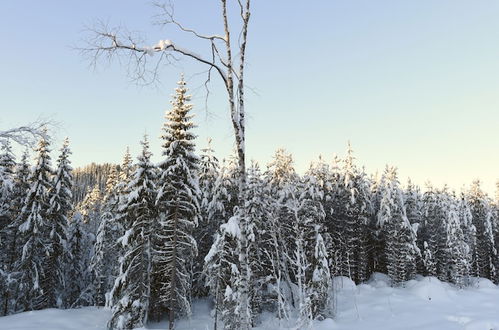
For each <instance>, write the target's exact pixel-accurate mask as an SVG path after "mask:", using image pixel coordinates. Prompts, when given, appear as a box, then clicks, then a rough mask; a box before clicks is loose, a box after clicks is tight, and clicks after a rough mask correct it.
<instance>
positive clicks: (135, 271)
mask: <svg viewBox="0 0 499 330" xmlns="http://www.w3.org/2000/svg"><path fill="white" fill-rule="evenodd" d="M142 147H143V149H142V154H141V155H140V156H139V158H138V164H137V169H136V170H135V173H134V175H133V179H132V180H131V182H130V184H129V187H128V189H127V190H128V191H129V193H128V198H127V201H126V205H124V207H123V211H122V212H123V213H124V216H123V224H124V226H125V234H124V235H123V236H122V237H121V238H120V239H119V242H120V243H121V245H122V246H123V250H124V255H123V257H122V258H121V259H120V267H119V275H118V277H117V278H116V281H115V283H114V287H113V289H112V291H111V296H112V301H114V302H115V303H114V306H113V316H112V318H111V320H110V321H109V324H108V327H109V329H132V328H135V327H142V326H143V325H144V324H145V323H146V322H147V315H148V311H149V306H150V304H151V301H150V296H151V277H150V275H151V272H152V269H153V264H152V258H153V254H152V244H151V235H152V233H153V232H154V231H155V230H156V229H157V226H156V219H157V215H156V207H155V200H156V187H155V183H154V182H155V180H156V168H155V166H154V165H153V164H152V163H151V152H150V151H149V142H148V141H147V138H146V137H145V138H144V141H143V142H142Z"/></svg>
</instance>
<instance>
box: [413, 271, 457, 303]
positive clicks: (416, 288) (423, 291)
mask: <svg viewBox="0 0 499 330" xmlns="http://www.w3.org/2000/svg"><path fill="white" fill-rule="evenodd" d="M405 287H406V288H407V291H408V292H410V293H411V294H413V295H415V296H416V297H419V298H421V299H423V300H428V301H432V300H433V301H435V300H438V301H446V300H449V298H450V297H449V294H448V291H449V290H450V287H449V285H448V284H447V283H443V282H441V281H440V280H439V279H438V278H436V277H426V278H423V279H420V280H419V281H418V280H412V281H407V282H406V284H405Z"/></svg>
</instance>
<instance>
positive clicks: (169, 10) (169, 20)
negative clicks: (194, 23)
mask: <svg viewBox="0 0 499 330" xmlns="http://www.w3.org/2000/svg"><path fill="white" fill-rule="evenodd" d="M154 6H156V7H157V8H159V9H160V10H161V11H162V14H159V15H157V17H166V18H165V19H163V20H160V21H158V24H162V25H167V24H173V25H175V26H177V27H178V28H179V29H180V30H181V31H184V32H187V33H190V34H193V35H194V36H196V37H198V38H200V39H206V40H211V41H214V40H221V41H225V39H224V37H222V36H219V35H216V34H213V35H204V34H201V33H198V32H197V31H196V30H194V29H190V28H187V27H185V26H184V25H183V24H181V23H180V22H178V21H177V20H176V19H175V17H174V14H175V10H174V7H173V6H172V5H171V3H168V4H166V3H161V2H155V3H154Z"/></svg>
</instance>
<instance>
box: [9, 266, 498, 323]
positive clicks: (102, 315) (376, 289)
mask: <svg viewBox="0 0 499 330" xmlns="http://www.w3.org/2000/svg"><path fill="white" fill-rule="evenodd" d="M333 283H334V288H335V290H336V294H337V296H336V298H337V304H336V305H337V306H338V308H339V309H338V311H337V317H336V319H335V320H332V319H326V320H324V321H315V322H314V323H313V325H312V328H313V329H314V330H334V329H338V330H339V329H341V330H354V329H355V330H363V329H369V330H395V329H417V330H425V329H439V330H446V329H449V330H451V329H463V330H493V329H499V313H498V312H497V306H499V287H498V286H496V285H494V284H493V283H492V282H490V281H489V280H485V279H472V280H471V281H470V286H469V287H467V288H465V289H457V288H456V287H454V286H452V285H450V284H448V283H444V282H441V281H439V280H438V279H437V278H435V277H421V276H419V277H417V278H416V279H415V280H411V281H407V282H404V283H401V284H399V285H398V286H396V287H392V286H391V283H390V279H389V278H388V277H387V276H386V275H384V274H378V273H375V274H373V276H372V277H371V279H370V280H369V281H368V282H367V283H366V284H360V285H355V284H354V283H353V282H352V281H351V280H350V279H349V278H347V277H337V278H335V279H334V281H333ZM210 312H211V311H210V302H209V300H204V299H203V300H197V301H195V302H194V304H193V316H192V317H191V318H190V319H181V320H179V321H178V322H176V329H177V330H207V329H213V318H212V316H211V314H210ZM110 317H111V313H110V311H109V310H108V309H104V308H96V307H86V308H81V309H69V310H56V309H46V310H42V311H36V312H26V313H21V314H16V315H11V316H6V317H1V318H0V329H9V330H38V329H51V330H77V329H78V330H80V329H82V330H83V329H85V330H86V329H96V330H97V329H98V330H104V329H106V323H107V321H108V320H109V318H110ZM261 321H262V322H261V323H260V324H259V326H258V327H257V328H256V329H258V330H270V329H272V330H276V329H292V328H294V326H295V324H296V320H294V319H291V320H287V321H283V320H280V321H279V320H278V319H276V318H275V316H274V315H272V314H268V313H264V314H263V315H262V316H261ZM166 328H167V322H161V323H151V324H149V325H148V326H147V328H140V329H142V330H145V329H166Z"/></svg>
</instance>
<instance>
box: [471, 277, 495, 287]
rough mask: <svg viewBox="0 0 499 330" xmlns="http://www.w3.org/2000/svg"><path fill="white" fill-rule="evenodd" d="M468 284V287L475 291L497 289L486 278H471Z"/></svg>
mask: <svg viewBox="0 0 499 330" xmlns="http://www.w3.org/2000/svg"><path fill="white" fill-rule="evenodd" d="M469 282H470V283H469V285H470V287H473V288H477V289H498V287H497V285H495V284H494V283H492V281H491V280H489V279H487V278H479V277H472V278H471V279H470V281H469Z"/></svg>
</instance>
